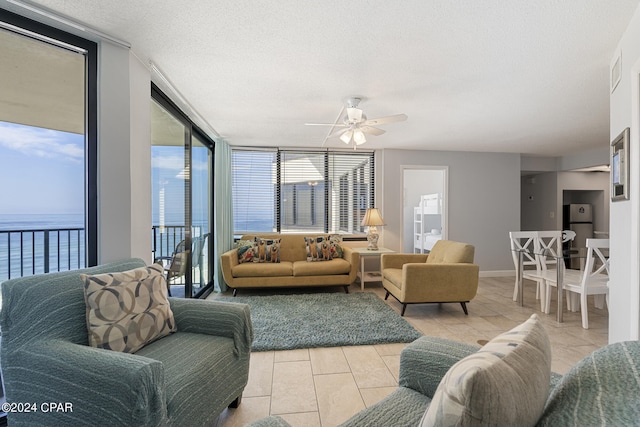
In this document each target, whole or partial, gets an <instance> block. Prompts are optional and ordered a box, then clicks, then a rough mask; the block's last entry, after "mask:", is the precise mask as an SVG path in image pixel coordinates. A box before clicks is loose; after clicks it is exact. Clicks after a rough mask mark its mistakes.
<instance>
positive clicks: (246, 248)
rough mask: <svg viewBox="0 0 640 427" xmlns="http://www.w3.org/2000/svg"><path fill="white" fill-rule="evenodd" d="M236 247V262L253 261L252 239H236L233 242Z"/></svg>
mask: <svg viewBox="0 0 640 427" xmlns="http://www.w3.org/2000/svg"><path fill="white" fill-rule="evenodd" d="M235 247H236V249H238V263H240V264H242V263H244V262H251V261H253V241H252V240H238V242H237V243H236V244H235Z"/></svg>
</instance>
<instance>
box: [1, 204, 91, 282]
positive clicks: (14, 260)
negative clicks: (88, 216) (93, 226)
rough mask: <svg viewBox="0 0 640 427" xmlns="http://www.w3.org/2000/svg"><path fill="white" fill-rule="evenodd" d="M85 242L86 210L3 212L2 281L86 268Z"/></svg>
mask: <svg viewBox="0 0 640 427" xmlns="http://www.w3.org/2000/svg"><path fill="white" fill-rule="evenodd" d="M64 229H75V230H68V231H65V230H64ZM58 230H62V231H58ZM47 239H48V243H49V245H48V260H47V259H45V258H46V257H45V254H46V252H47V250H45V241H46V240H47ZM84 242H85V232H84V215H83V214H22V215H18V214H0V282H2V281H4V280H7V279H9V278H16V277H21V276H29V275H32V274H40V273H45V272H47V271H49V272H52V271H65V270H74V269H78V268H83V267H84V266H85V257H86V256H85V244H84Z"/></svg>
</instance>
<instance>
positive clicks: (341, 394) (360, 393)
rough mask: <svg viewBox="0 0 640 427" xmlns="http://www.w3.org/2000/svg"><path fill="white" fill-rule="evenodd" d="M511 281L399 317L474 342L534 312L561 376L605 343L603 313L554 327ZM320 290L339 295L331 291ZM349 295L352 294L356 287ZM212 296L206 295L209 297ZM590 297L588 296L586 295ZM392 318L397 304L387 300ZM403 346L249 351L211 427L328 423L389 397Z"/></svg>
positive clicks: (528, 291) (530, 289) (530, 293)
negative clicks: (236, 392) (234, 394)
mask: <svg viewBox="0 0 640 427" xmlns="http://www.w3.org/2000/svg"><path fill="white" fill-rule="evenodd" d="M513 285H514V278H513V277H495V278H481V279H480V284H479V287H478V295H477V296H476V298H475V299H474V300H473V301H471V302H470V303H469V304H467V306H468V309H469V316H465V315H464V313H463V311H462V307H460V305H459V304H442V305H438V304H428V305H409V306H408V307H407V311H406V313H405V319H407V321H409V322H410V323H411V324H412V325H413V326H414V327H415V328H416V329H418V330H419V331H421V332H422V333H423V334H425V335H433V336H439V337H446V338H451V339H454V340H458V341H463V342H467V343H472V344H477V342H478V340H488V339H491V338H493V337H494V336H496V335H498V334H500V333H502V332H504V331H506V330H509V329H511V328H512V327H514V326H516V325H517V324H519V323H521V322H522V321H524V320H526V319H527V318H528V317H529V316H530V315H531V314H532V313H538V314H539V315H540V316H541V318H542V320H543V322H544V323H545V326H546V330H547V332H548V334H549V337H550V339H551V345H552V354H553V362H552V369H553V370H554V371H555V372H558V373H564V372H566V371H567V370H568V369H569V368H570V367H571V366H572V365H573V364H575V363H576V362H577V361H579V360H580V359H582V358H583V357H584V356H586V355H587V354H589V353H591V352H592V351H593V350H595V349H597V348H600V347H602V346H604V345H606V344H607V336H608V312H607V309H606V308H605V309H603V310H598V309H595V308H594V307H593V301H591V302H590V307H589V326H590V329H588V330H585V329H582V326H581V320H580V313H579V312H577V313H569V312H566V311H565V313H564V323H561V324H560V323H557V322H556V320H555V319H556V317H555V299H552V313H551V314H550V315H546V314H543V313H541V312H540V304H539V301H537V300H536V299H535V284H534V282H529V281H525V297H524V304H525V306H524V307H519V306H518V305H517V304H516V303H515V302H513V300H512V296H513ZM328 291H337V292H341V290H340V289H337V288H334V289H329V290H328ZM350 292H360V285H359V284H355V285H352V286H351V289H350ZM365 292H375V293H376V294H377V295H379V296H380V297H381V298H384V290H383V288H382V285H381V284H380V283H375V282H374V283H367V286H366V288H365ZM215 296H216V295H215V294H214V295H212V296H210V297H209V298H215ZM590 298H592V297H590ZM387 303H388V304H389V305H391V306H392V307H394V308H395V309H396V311H398V313H399V312H400V308H401V305H400V304H399V303H398V302H397V301H395V300H393V298H392V297H389V300H388V301H387ZM405 345H406V344H387V345H373V346H370V345H367V346H354V347H336V348H313V349H301V350H291V351H268V352H257V353H252V354H251V367H250V373H249V383H248V384H247V387H246V388H245V391H244V394H243V399H242V403H241V404H240V406H239V407H238V408H237V409H227V410H225V411H224V412H223V413H222V414H221V415H220V417H219V419H218V422H217V424H216V426H217V427H235V426H243V425H245V424H247V423H250V422H252V421H255V420H258V419H260V418H263V417H266V416H269V415H280V416H281V417H282V418H284V419H285V420H286V421H287V422H289V423H290V424H291V425H292V426H294V427H297V426H300V427H315V426H322V427H329V426H336V425H338V424H340V423H342V422H344V421H346V420H347V419H348V418H350V417H351V416H352V415H353V414H355V413H357V412H359V411H360V410H362V409H364V408H366V407H369V406H371V405H373V404H375V403H376V402H378V401H379V400H381V399H382V398H384V397H385V396H386V395H387V394H389V393H391V392H392V391H393V390H394V389H395V388H396V387H397V382H398V371H399V366H400V352H401V351H402V349H403V348H404V346H405Z"/></svg>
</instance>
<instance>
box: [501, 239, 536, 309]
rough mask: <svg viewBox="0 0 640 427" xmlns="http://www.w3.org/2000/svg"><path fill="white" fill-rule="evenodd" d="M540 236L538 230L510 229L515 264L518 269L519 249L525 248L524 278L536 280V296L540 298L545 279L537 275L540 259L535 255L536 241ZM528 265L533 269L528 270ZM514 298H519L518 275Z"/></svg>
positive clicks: (515, 299) (512, 255)
mask: <svg viewBox="0 0 640 427" xmlns="http://www.w3.org/2000/svg"><path fill="white" fill-rule="evenodd" d="M537 237H538V234H537V231H510V232H509V240H510V242H511V257H512V258H513V265H514V266H515V268H516V271H517V270H518V251H520V250H523V249H524V251H523V252H522V254H523V262H522V265H523V271H522V278H523V279H529V280H533V281H535V282H536V298H540V291H541V288H542V284H543V281H542V279H540V278H538V277H537V274H538V270H539V267H538V261H537V259H536V256H535V241H536V239H537ZM527 267H533V269H529V270H527ZM513 300H514V301H517V300H518V278H517V275H516V282H515V286H514V288H513Z"/></svg>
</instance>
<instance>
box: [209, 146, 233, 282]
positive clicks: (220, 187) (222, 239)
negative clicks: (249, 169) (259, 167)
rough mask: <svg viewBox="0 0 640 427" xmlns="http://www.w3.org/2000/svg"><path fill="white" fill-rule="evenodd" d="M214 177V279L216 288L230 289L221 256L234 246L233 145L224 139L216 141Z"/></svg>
mask: <svg viewBox="0 0 640 427" xmlns="http://www.w3.org/2000/svg"><path fill="white" fill-rule="evenodd" d="M214 162H215V169H214V171H215V177H214V183H213V185H214V203H213V209H214V214H213V217H214V227H215V232H214V235H215V236H216V240H215V249H214V260H215V261H214V263H213V265H214V270H213V281H214V283H215V289H216V290H218V291H220V292H224V291H226V290H227V289H228V286H227V284H226V283H225V282H224V279H223V278H222V264H221V263H220V256H221V255H222V254H223V253H225V252H226V251H228V250H230V249H231V248H232V247H233V203H232V197H231V184H232V183H231V147H230V146H229V144H227V143H226V142H224V141H216V145H215V160H214Z"/></svg>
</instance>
